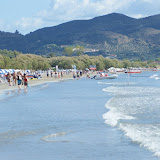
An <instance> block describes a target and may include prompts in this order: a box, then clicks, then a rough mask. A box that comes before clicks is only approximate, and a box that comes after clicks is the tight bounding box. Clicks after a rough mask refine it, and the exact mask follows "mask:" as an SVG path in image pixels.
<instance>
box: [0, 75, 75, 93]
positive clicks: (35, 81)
mask: <svg viewBox="0 0 160 160" xmlns="http://www.w3.org/2000/svg"><path fill="white" fill-rule="evenodd" d="M68 79H73V75H72V74H67V75H63V77H60V78H58V77H57V78H55V77H47V76H46V75H43V76H42V78H41V79H33V80H31V79H29V87H32V86H36V85H41V84H44V83H48V82H56V81H57V82H59V81H62V80H68ZM23 88H24V86H23V85H22V89H23ZM17 89H18V85H17V84H16V86H13V85H11V86H9V84H8V83H3V84H0V94H1V93H3V92H4V91H8V90H17Z"/></svg>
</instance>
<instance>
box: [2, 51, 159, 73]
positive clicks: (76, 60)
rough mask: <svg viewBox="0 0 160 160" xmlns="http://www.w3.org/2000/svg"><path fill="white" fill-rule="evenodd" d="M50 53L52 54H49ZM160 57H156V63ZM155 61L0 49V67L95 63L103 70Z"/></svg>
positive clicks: (44, 67)
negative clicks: (55, 54) (40, 54)
mask: <svg viewBox="0 0 160 160" xmlns="http://www.w3.org/2000/svg"><path fill="white" fill-rule="evenodd" d="M51 55H52V54H51ZM159 62H160V58H158V59H157V63H159ZM157 63H155V62H154V61H152V60H150V61H148V62H142V61H141V60H135V61H132V62H131V61H129V60H127V59H124V60H117V59H106V58H104V57H103V56H88V55H80V56H74V57H69V56H67V57H66V56H59V57H56V56H50V57H42V56H39V55H34V54H22V53H19V52H17V51H8V50H0V68H1V69H2V68H5V69H9V68H13V69H31V70H40V69H41V70H47V69H48V68H50V67H55V66H56V65H58V66H59V68H61V69H71V68H72V65H76V67H77V69H83V70H84V69H86V68H89V67H90V65H96V67H97V70H104V69H108V68H110V67H118V68H127V67H156V66H157Z"/></svg>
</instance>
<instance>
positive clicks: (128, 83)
mask: <svg viewBox="0 0 160 160" xmlns="http://www.w3.org/2000/svg"><path fill="white" fill-rule="evenodd" d="M97 83H98V84H108V85H113V86H125V85H135V84H136V83H134V82H124V83H118V82H117V83H107V82H97Z"/></svg>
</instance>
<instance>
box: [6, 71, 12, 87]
mask: <svg viewBox="0 0 160 160" xmlns="http://www.w3.org/2000/svg"><path fill="white" fill-rule="evenodd" d="M11 78H12V75H11V73H10V72H8V74H7V81H8V83H9V86H11Z"/></svg>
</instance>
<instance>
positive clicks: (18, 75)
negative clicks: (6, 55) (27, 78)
mask: <svg viewBox="0 0 160 160" xmlns="http://www.w3.org/2000/svg"><path fill="white" fill-rule="evenodd" d="M17 81H18V88H19V91H21V85H22V73H21V72H18V73H17Z"/></svg>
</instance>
